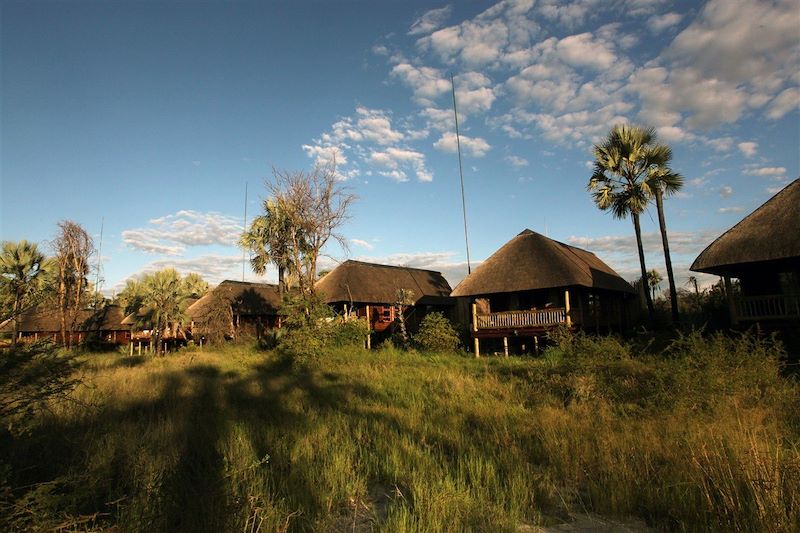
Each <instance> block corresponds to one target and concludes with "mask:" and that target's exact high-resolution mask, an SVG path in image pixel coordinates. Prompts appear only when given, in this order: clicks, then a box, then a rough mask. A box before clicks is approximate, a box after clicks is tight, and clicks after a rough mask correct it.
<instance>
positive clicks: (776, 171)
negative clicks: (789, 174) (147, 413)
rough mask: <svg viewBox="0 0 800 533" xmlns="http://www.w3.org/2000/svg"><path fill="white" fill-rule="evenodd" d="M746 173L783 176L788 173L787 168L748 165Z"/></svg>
mask: <svg viewBox="0 0 800 533" xmlns="http://www.w3.org/2000/svg"><path fill="white" fill-rule="evenodd" d="M744 173H745V174H748V175H750V176H782V175H784V174H786V168H785V167H759V166H748V167H747V168H745V171H744Z"/></svg>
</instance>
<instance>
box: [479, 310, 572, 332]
mask: <svg viewBox="0 0 800 533" xmlns="http://www.w3.org/2000/svg"><path fill="white" fill-rule="evenodd" d="M475 318H476V321H477V326H478V329H479V330H480V329H514V328H531V327H543V326H555V325H557V324H563V323H564V322H566V321H567V311H566V309H565V308H563V307H551V308H548V309H537V310H531V311H503V312H502V313H489V314H488V315H477V316H476V317H475Z"/></svg>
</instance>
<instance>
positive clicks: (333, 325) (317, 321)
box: [276, 295, 369, 364]
mask: <svg viewBox="0 0 800 533" xmlns="http://www.w3.org/2000/svg"><path fill="white" fill-rule="evenodd" d="M281 311H282V314H283V315H284V316H285V317H286V318H285V321H284V326H285V327H284V328H283V329H282V332H281V334H280V335H279V336H277V337H276V341H277V348H278V350H279V351H280V352H281V353H283V354H284V355H286V356H288V357H291V358H292V359H293V360H294V361H295V362H297V363H300V364H304V363H307V362H309V361H311V360H313V359H315V358H317V357H318V356H319V354H320V353H321V352H322V351H324V350H325V349H326V348H332V347H348V346H361V345H363V343H364V339H365V338H366V336H367V334H368V333H369V326H368V325H367V323H366V321H364V320H345V321H343V320H342V319H341V318H339V317H338V316H336V313H334V311H333V309H331V308H330V307H329V306H328V305H326V304H325V303H323V302H322V299H321V297H320V296H318V295H313V296H296V297H292V298H288V299H287V300H286V302H284V306H283V307H282V309H281Z"/></svg>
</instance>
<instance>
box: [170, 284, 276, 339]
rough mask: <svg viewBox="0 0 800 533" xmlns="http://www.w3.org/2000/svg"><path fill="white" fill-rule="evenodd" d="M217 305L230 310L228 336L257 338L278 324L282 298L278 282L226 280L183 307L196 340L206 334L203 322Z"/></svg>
mask: <svg viewBox="0 0 800 533" xmlns="http://www.w3.org/2000/svg"><path fill="white" fill-rule="evenodd" d="M219 305H224V306H228V307H229V310H230V329H229V331H228V333H227V334H226V337H228V338H236V337H238V336H241V335H249V336H255V337H258V338H260V337H261V336H262V335H263V334H264V332H266V331H268V330H269V329H272V328H275V327H279V326H280V317H279V316H278V311H279V310H280V307H281V297H280V292H279V290H278V286H277V285H271V284H267V283H249V282H243V281H232V280H225V281H223V282H222V283H220V284H219V285H217V286H216V287H214V288H213V289H212V290H210V291H209V292H208V293H207V294H206V295H204V296H203V297H202V298H200V299H199V300H197V301H196V302H194V303H193V304H192V305H190V306H189V307H188V308H187V309H186V314H187V315H189V318H190V320H191V323H190V328H189V329H190V331H191V334H192V338H193V339H194V340H195V342H200V340H201V338H202V337H203V336H204V335H205V332H204V327H205V326H204V324H206V323H207V322H208V320H209V319H210V314H211V313H213V312H215V311H217V309H215V307H216V306H219Z"/></svg>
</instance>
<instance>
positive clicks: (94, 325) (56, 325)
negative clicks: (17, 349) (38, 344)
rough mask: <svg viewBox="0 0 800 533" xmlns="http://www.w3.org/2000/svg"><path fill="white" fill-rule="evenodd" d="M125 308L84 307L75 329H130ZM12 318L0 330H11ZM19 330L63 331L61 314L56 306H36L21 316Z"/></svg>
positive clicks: (111, 306)
mask: <svg viewBox="0 0 800 533" xmlns="http://www.w3.org/2000/svg"><path fill="white" fill-rule="evenodd" d="M124 318H125V316H124V310H123V309H122V308H121V307H120V306H117V305H107V306H105V307H103V308H101V309H98V310H97V311H95V310H93V309H82V310H80V311H78V314H77V316H76V318H75V327H74V328H72V330H73V331H114V330H116V331H122V330H128V329H130V325H128V324H126V323H125V320H124ZM13 329H14V323H13V321H12V320H7V321H5V322H3V324H2V326H0V331H2V332H11V331H13ZM19 331H21V332H23V333H42V332H54V331H61V315H60V313H59V312H58V309H57V308H56V307H42V306H39V307H35V308H33V309H30V310H28V311H26V312H24V313H22V314H21V315H20V316H19Z"/></svg>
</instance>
